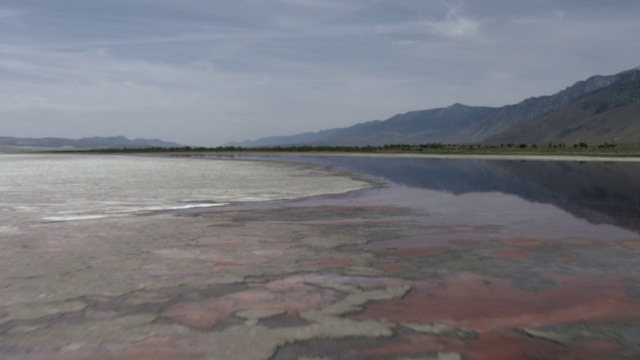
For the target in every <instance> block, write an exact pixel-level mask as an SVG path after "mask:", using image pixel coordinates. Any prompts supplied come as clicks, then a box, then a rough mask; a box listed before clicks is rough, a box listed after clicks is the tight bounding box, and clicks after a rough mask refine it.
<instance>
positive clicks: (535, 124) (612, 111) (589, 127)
mask: <svg viewBox="0 0 640 360" xmlns="http://www.w3.org/2000/svg"><path fill="white" fill-rule="evenodd" d="M639 103H640V67H637V68H634V69H631V70H628V71H624V72H621V73H618V74H615V75H608V76H602V75H596V76H592V77H590V78H588V79H586V80H583V81H578V82H577V83H575V84H574V85H572V86H570V87H567V88H566V89H564V90H562V91H560V92H558V93H556V94H553V95H548V96H539V97H532V98H528V99H525V100H523V101H521V102H519V103H517V104H514V105H506V106H502V107H481V106H467V105H462V104H454V105H452V106H449V107H445V108H437V109H430V110H420V111H412V112H408V113H405V114H399V115H395V116H393V117H391V118H389V119H387V120H384V121H380V120H375V121H369V122H364V123H360V124H356V125H353V126H350V127H346V128H336V129H329V130H323V131H318V132H308V133H302V134H297V135H291V136H275V137H266V138H261V139H258V140H255V141H243V142H233V143H229V144H228V145H233V146H242V147H268V146H288V145H346V146H366V145H378V146H379V145H385V144H398V143H402V144H425V143H448V144H476V143H496V142H498V143H511V142H513V143H515V142H528V143H544V142H547V143H549V142H582V141H585V142H619V143H622V142H640V131H636V129H638V130H640V128H638V127H639V126H640V124H639V123H640V104H639ZM590 104H591V105H590ZM593 104H595V105H593ZM592 105H593V106H596V108H597V109H599V110H598V111H599V112H597V114H596V109H595V108H594V109H591V106H592ZM587 108H588V109H587ZM589 109H590V110H589ZM585 111H586V112H587V113H590V114H591V115H593V116H588V117H585ZM553 114H555V115H553ZM596 115H597V117H596ZM553 116H555V117H553ZM587 123H588V124H587ZM575 129H577V130H575ZM581 129H582V130H581ZM579 130H580V131H579ZM563 134H564V135H563ZM571 134H572V135H571ZM569 135H571V136H569ZM623 135H624V136H623Z"/></svg>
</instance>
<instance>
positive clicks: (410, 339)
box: [0, 155, 640, 360]
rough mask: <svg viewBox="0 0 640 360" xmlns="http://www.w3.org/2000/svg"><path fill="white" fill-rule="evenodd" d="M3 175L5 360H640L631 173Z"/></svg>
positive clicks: (20, 163)
mask: <svg viewBox="0 0 640 360" xmlns="http://www.w3.org/2000/svg"><path fill="white" fill-rule="evenodd" d="M274 160H278V161H274ZM0 166H2V172H1V173H0V188H1V189H2V190H3V192H2V198H1V209H2V212H1V213H0V214H2V216H3V224H2V225H0V227H1V229H2V230H1V231H0V250H1V251H0V264H2V265H0V266H1V268H2V271H1V274H0V334H2V336H1V337H0V357H2V358H3V359H10V360H26V359H29V360H40V359H65V360H66V359H104V358H108V359H126V358H136V359H156V358H167V359H210V358H216V359H236V358H242V359H301V358H329V359H389V358H407V359H418V358H428V359H463V358H468V359H499V358H504V359H531V358H569V359H618V358H620V359H624V358H636V357H637V356H640V344H639V343H638V339H640V271H639V270H638V269H640V163H637V162H624V163H623V162H613V161H585V162H580V161H520V160H482V159H428V158H401V157H351V156H349V157H339V156H322V157H306V156H305V157H301V156H280V157H274V156H264V157H255V156H251V157H240V158H238V157H228V156H226V157H224V158H223V159H220V158H219V156H214V155H212V156H211V158H201V157H198V158H182V157H180V158H165V157H146V156H100V155H91V156H77V155H68V156H67V155H1V156H0Z"/></svg>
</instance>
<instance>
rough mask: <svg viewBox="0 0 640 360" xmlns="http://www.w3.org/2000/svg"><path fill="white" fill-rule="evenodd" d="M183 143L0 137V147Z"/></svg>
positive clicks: (120, 138)
mask: <svg viewBox="0 0 640 360" xmlns="http://www.w3.org/2000/svg"><path fill="white" fill-rule="evenodd" d="M182 146H183V145H180V144H176V143H173V142H167V141H162V140H159V139H141V138H137V139H133V140H129V139H127V138H126V137H124V136H108V137H100V136H94V137H86V138H82V139H65V138H53V137H49V138H18V137H0V147H5V148H50V149H61V148H62V149H106V148H149V147H162V148H169V147H182Z"/></svg>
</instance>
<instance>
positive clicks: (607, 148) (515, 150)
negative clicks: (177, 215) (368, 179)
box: [57, 143, 640, 157]
mask: <svg viewBox="0 0 640 360" xmlns="http://www.w3.org/2000/svg"><path fill="white" fill-rule="evenodd" d="M57 152H65V153H68V152H71V153H77V152H82V153H86V152H89V153H203V152H207V153H258V152H259V153H294V152H295V153H327V152H329V153H331V152H334V153H381V154H394V153H416V154H487V155H591V156H632V157H637V156H640V144H609V143H604V144H587V143H577V144H500V145H486V144H468V145H461V144H440V143H430V144H419V145H409V144H388V145H382V146H371V145H368V146H324V145H320V146H310V145H300V146H274V147H257V148H243V147H237V146H218V147H191V146H184V147H169V148H163V147H149V148H110V149H91V150H63V151H57Z"/></svg>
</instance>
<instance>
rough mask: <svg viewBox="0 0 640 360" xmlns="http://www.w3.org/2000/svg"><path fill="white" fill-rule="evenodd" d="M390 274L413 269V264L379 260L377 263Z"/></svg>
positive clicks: (377, 265)
mask: <svg viewBox="0 0 640 360" xmlns="http://www.w3.org/2000/svg"><path fill="white" fill-rule="evenodd" d="M375 267H378V268H380V269H382V270H383V271H384V272H386V273H388V274H397V273H399V272H402V271H405V270H408V269H411V265H409V264H402V263H390V262H379V263H378V264H376V265H375Z"/></svg>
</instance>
